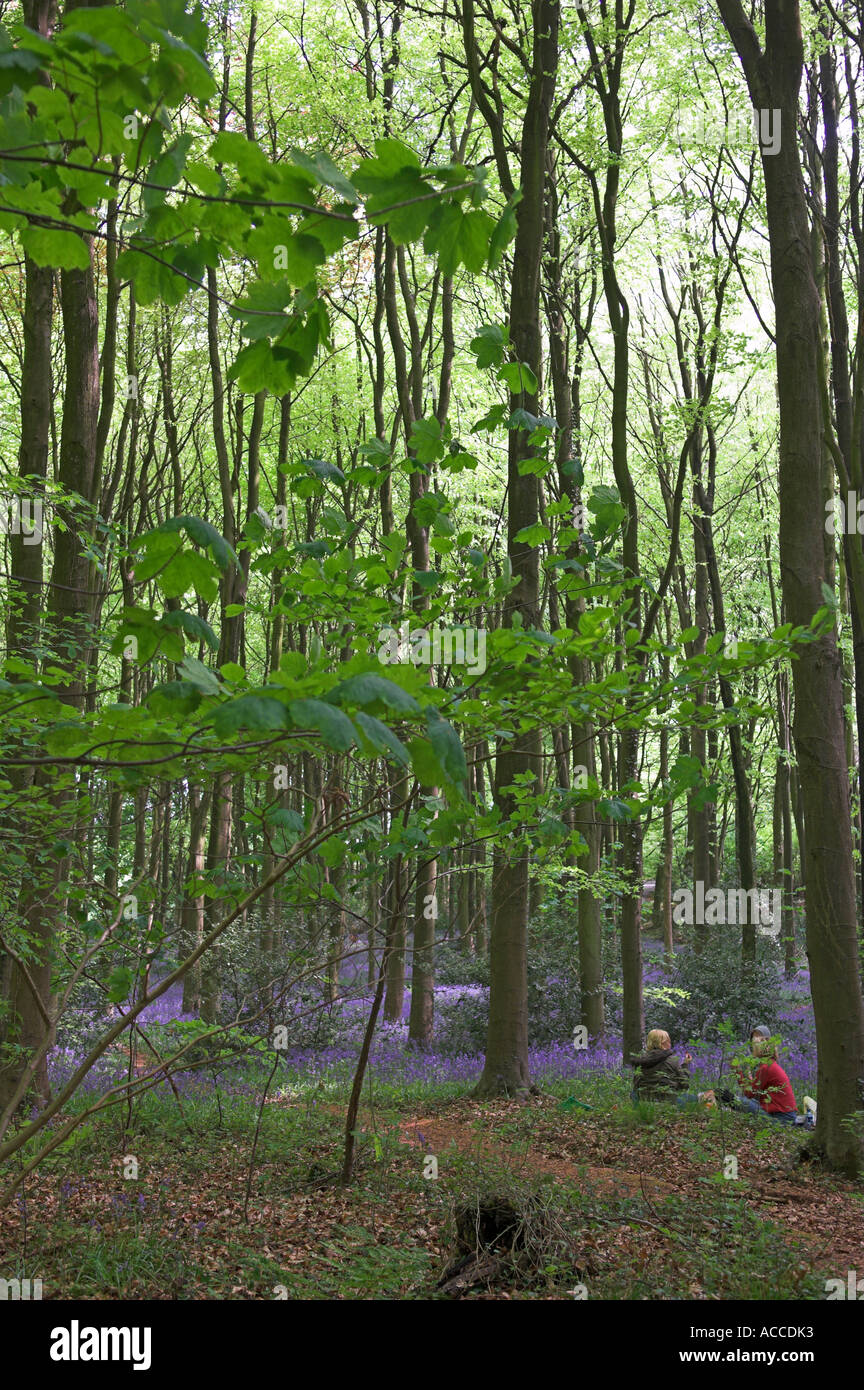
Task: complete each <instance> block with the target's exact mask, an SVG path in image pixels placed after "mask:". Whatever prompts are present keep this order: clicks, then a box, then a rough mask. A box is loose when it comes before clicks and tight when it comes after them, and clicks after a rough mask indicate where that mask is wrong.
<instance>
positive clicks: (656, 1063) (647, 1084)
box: [630, 1047, 690, 1100]
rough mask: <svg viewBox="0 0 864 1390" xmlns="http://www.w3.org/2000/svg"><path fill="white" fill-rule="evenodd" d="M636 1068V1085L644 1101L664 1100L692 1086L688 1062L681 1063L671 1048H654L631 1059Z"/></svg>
mask: <svg viewBox="0 0 864 1390" xmlns="http://www.w3.org/2000/svg"><path fill="white" fill-rule="evenodd" d="M630 1065H631V1066H633V1067H635V1068H636V1077H635V1080H634V1085H635V1087H636V1090H637V1091H638V1093H639V1097H640V1099H642V1100H658V1099H660V1100H662V1099H663V1098H664V1097H665V1096H669V1095H672V1094H674V1092H676V1091H686V1090H687V1089H688V1087H689V1085H690V1073H689V1071H688V1063H687V1062H679V1061H678V1058H677V1057H676V1056H675V1053H674V1052H673V1051H672V1049H671V1048H669V1047H666V1048H661V1047H658V1048H654V1049H653V1050H652V1051H651V1052H640V1053H639V1054H638V1056H635V1057H631V1058H630Z"/></svg>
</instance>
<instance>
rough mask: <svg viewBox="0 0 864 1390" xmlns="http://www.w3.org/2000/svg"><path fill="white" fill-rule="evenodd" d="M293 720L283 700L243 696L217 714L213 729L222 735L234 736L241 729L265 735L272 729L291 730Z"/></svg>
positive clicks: (226, 705) (221, 708) (230, 702)
mask: <svg viewBox="0 0 864 1390" xmlns="http://www.w3.org/2000/svg"><path fill="white" fill-rule="evenodd" d="M290 727H291V718H290V715H289V713H288V709H287V707H286V706H285V705H283V704H282V702H281V700H274V699H272V698H271V697H270V696H267V695H241V696H239V698H238V699H236V700H229V701H228V703H227V704H225V705H222V706H221V707H220V708H219V709H218V710H217V711H216V714H215V717H214V720H213V729H214V731H215V733H217V734H218V735H220V737H221V736H222V735H224V734H234V733H236V732H237V731H238V730H239V729H249V730H251V731H252V732H253V733H264V732H266V731H268V730H271V729H289V728H290Z"/></svg>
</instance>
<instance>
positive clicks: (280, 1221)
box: [0, 1094, 864, 1299]
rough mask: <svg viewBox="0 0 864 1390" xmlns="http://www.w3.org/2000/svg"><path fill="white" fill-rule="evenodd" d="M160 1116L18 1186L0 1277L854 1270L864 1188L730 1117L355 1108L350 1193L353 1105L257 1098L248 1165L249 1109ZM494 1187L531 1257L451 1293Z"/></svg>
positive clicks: (790, 1281) (531, 1107)
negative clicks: (728, 1175)
mask: <svg viewBox="0 0 864 1390" xmlns="http://www.w3.org/2000/svg"><path fill="white" fill-rule="evenodd" d="M649 1109H650V1113H646V1111H647V1110H649ZM166 1113H168V1114H171V1115H173V1116H174V1118H173V1120H172V1124H171V1125H170V1126H168V1127H167V1132H166V1123H165V1120H166V1114H164V1113H163V1114H161V1116H160V1115H159V1114H157V1113H156V1110H155V1108H154V1110H153V1111H152V1113H151V1114H150V1115H149V1116H148V1115H146V1114H144V1115H142V1116H141V1117H139V1120H138V1123H137V1124H135V1125H134V1126H133V1129H132V1130H131V1131H130V1130H127V1131H126V1132H123V1131H122V1130H121V1127H120V1124H119V1122H118V1123H117V1125H116V1128H115V1129H114V1131H113V1132H112V1133H111V1134H110V1135H108V1134H106V1133H105V1132H104V1131H99V1132H96V1131H91V1132H89V1133H85V1135H84V1136H82V1139H81V1140H80V1141H78V1142H77V1143H76V1146H75V1148H74V1150H73V1151H71V1152H69V1153H67V1154H66V1155H64V1156H62V1157H60V1158H58V1159H57V1160H56V1161H55V1162H54V1163H53V1164H52V1165H51V1166H50V1167H49V1168H46V1169H44V1170H43V1171H42V1173H41V1175H40V1177H39V1178H38V1179H36V1178H33V1179H31V1180H30V1181H29V1182H28V1184H27V1186H26V1190H25V1193H24V1195H23V1196H20V1195H19V1198H18V1199H17V1200H15V1201H13V1203H12V1205H11V1207H9V1208H7V1209H6V1210H5V1211H4V1212H0V1269H3V1270H4V1271H6V1270H10V1269H11V1270H12V1271H13V1272H14V1273H18V1274H19V1276H20V1277H25V1276H29V1277H31V1278H34V1277H41V1278H42V1279H43V1285H44V1292H43V1297H44V1298H46V1299H48V1298H67V1297H76V1298H96V1299H100V1298H102V1299H112V1298H131V1297H137V1298H159V1299H200V1298H205V1299H206V1298H216V1299H219V1298H240V1299H244V1298H246V1299H273V1298H279V1297H286V1296H287V1297H288V1298H291V1299H304V1298H314V1299H334V1298H336V1299H339V1298H345V1299H364V1298H372V1299H382V1298H383V1299H406V1298H407V1299H418V1298H419V1299H428V1298H443V1297H445V1296H457V1297H463V1298H466V1297H467V1298H472V1299H509V1298H517V1299H526V1298H527V1299H537V1298H540V1299H558V1298H561V1299H565V1298H572V1297H573V1296H574V1295H573V1293H572V1290H573V1288H574V1285H575V1284H576V1283H581V1284H582V1285H584V1287H585V1288H586V1289H587V1296H588V1297H589V1298H590V1297H595V1298H619V1299H640V1298H648V1297H653V1298H656V1297H657V1296H658V1292H657V1279H658V1271H661V1270H662V1284H663V1293H662V1294H661V1295H660V1296H661V1297H666V1298H678V1299H682V1298H683V1299H705V1298H708V1299H732V1298H751V1299H766V1298H767V1299H814V1298H824V1297H825V1288H824V1281H825V1279H826V1278H842V1279H844V1280H845V1278H846V1272H847V1270H849V1269H858V1268H861V1267H862V1265H864V1191H862V1189H861V1187H860V1185H858V1186H856V1185H853V1184H851V1183H848V1182H845V1181H843V1180H842V1179H838V1178H836V1177H833V1176H828V1175H826V1174H825V1173H824V1172H822V1171H821V1170H819V1169H818V1168H815V1167H813V1166H812V1165H809V1164H801V1163H798V1162H796V1159H797V1155H798V1152H799V1151H800V1147H801V1142H802V1139H801V1136H800V1135H797V1134H789V1133H788V1132H787V1131H779V1130H778V1129H776V1128H774V1127H773V1126H772V1127H770V1128H769V1127H768V1126H766V1125H764V1124H759V1123H758V1122H757V1123H753V1122H751V1121H749V1120H747V1119H743V1118H741V1117H737V1116H735V1117H730V1116H729V1115H728V1114H724V1112H722V1111H721V1112H715V1113H714V1114H711V1115H710V1116H709V1115H708V1114H706V1112H704V1111H700V1112H699V1113H698V1114H682V1113H681V1112H678V1111H676V1110H674V1109H673V1108H672V1107H666V1106H654V1107H650V1108H649V1107H642V1109H641V1110H640V1111H636V1110H634V1109H633V1108H632V1107H630V1106H623V1105H618V1106H613V1107H611V1108H607V1109H599V1108H593V1109H591V1110H587V1109H580V1108H578V1107H576V1106H574V1105H573V1103H572V1098H571V1099H568V1098H567V1097H566V1096H562V1097H561V1098H559V1097H555V1096H552V1095H548V1094H542V1095H540V1096H537V1097H532V1098H531V1099H530V1101H529V1102H528V1103H520V1102H517V1101H498V1102H489V1101H485V1102H483V1103H482V1104H481V1103H478V1102H476V1101H474V1100H472V1099H469V1098H467V1097H463V1098H460V1099H458V1100H456V1101H447V1102H441V1103H439V1104H435V1103H433V1104H431V1105H430V1106H429V1107H428V1108H426V1109H425V1110H424V1112H423V1113H422V1114H417V1113H415V1114H411V1115H405V1114H399V1113H398V1112H397V1111H393V1110H392V1109H391V1110H390V1111H384V1110H376V1111H374V1112H370V1111H369V1110H368V1109H367V1110H366V1111H364V1112H363V1113H362V1114H361V1132H360V1134H359V1136H358V1157H357V1167H356V1175H355V1181H354V1183H353V1184H352V1186H351V1187H349V1188H347V1189H343V1188H341V1187H340V1186H339V1184H338V1175H339V1168H340V1161H341V1130H342V1127H343V1125H344V1107H343V1106H342V1105H336V1104H331V1103H325V1102H324V1100H323V1097H322V1098H321V1100H320V1101H318V1102H317V1103H311V1102H310V1101H306V1102H305V1103H301V1104H297V1103H296V1102H292V1101H291V1100H288V1099H275V1100H274V1101H273V1102H272V1103H270V1104H268V1105H267V1106H266V1107H265V1109H264V1113H263V1116H262V1124H261V1132H260V1136H259V1140H258V1145H257V1148H256V1151H255V1156H254V1161H252V1153H251V1150H252V1140H253V1134H254V1122H255V1112H254V1108H250V1107H248V1106H247V1110H246V1113H245V1115H244V1114H242V1113H241V1112H239V1111H232V1112H230V1113H229V1112H226V1113H225V1114H224V1115H222V1116H221V1123H219V1124H212V1123H210V1124H207V1125H206V1126H201V1125H200V1124H199V1125H196V1124H195V1123H193V1122H192V1118H191V1117H189V1116H188V1115H187V1117H186V1118H185V1120H182V1122H181V1119H180V1118H179V1117H177V1116H176V1114H175V1113H174V1112H173V1111H169V1112H166ZM130 1154H134V1155H136V1156H137V1157H138V1159H139V1164H140V1176H139V1178H138V1180H137V1181H128V1180H125V1181H124V1178H123V1161H124V1158H125V1157H126V1156H127V1155H130ZM430 1155H435V1156H436V1158H437V1165H438V1176H437V1178H435V1179H430V1178H424V1168H425V1169H427V1170H428V1168H429V1164H428V1163H427V1159H428V1157H429V1156H430ZM727 1155H733V1156H734V1157H735V1158H737V1162H738V1178H737V1180H728V1179H725V1178H724V1177H723V1169H724V1159H725V1157H726V1156H727ZM250 1165H251V1166H250ZM250 1171H251V1182H250ZM247 1184H249V1194H248V1208H247V1210H246V1213H245V1215H244V1206H245V1205H246V1200H247ZM488 1197H492V1198H494V1199H496V1200H500V1199H502V1198H503V1199H506V1200H508V1201H511V1202H512V1203H513V1204H514V1205H515V1206H516V1207H517V1208H519V1209H520V1210H523V1209H525V1210H532V1211H533V1212H534V1213H535V1216H536V1215H537V1213H538V1212H539V1213H541V1214H542V1215H543V1220H542V1222H541V1225H542V1228H543V1231H544V1235H543V1237H542V1239H538V1242H537V1244H536V1249H532V1255H531V1258H530V1259H528V1260H527V1262H526V1260H525V1259H523V1261H522V1262H521V1264H519V1265H518V1266H513V1267H512V1269H511V1268H508V1267H505V1268H504V1269H503V1270H502V1269H500V1268H499V1269H497V1270H496V1272H495V1274H494V1277H491V1276H490V1277H489V1278H488V1279H485V1280H484V1279H482V1278H481V1279H479V1280H478V1282H477V1283H476V1284H475V1285H474V1286H473V1287H466V1288H464V1289H459V1290H458V1292H456V1293H452V1291H451V1295H447V1294H445V1293H442V1292H441V1291H440V1290H439V1288H438V1281H439V1279H440V1278H441V1276H442V1272H443V1271H444V1270H445V1269H446V1268H447V1266H448V1265H450V1264H451V1262H452V1261H453V1257H454V1255H455V1254H457V1253H458V1251H457V1250H456V1249H455V1247H454V1238H455V1226H454V1212H455V1211H457V1210H458V1209H459V1207H460V1205H463V1206H464V1205H465V1204H468V1205H469V1206H470V1205H471V1204H472V1203H474V1204H475V1205H476V1204H477V1202H478V1200H480V1199H481V1198H488Z"/></svg>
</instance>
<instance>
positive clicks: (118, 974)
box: [108, 965, 135, 1004]
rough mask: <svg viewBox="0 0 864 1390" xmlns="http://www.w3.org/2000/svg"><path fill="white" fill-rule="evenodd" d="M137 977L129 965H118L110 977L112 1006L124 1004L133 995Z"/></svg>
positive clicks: (109, 994)
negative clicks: (133, 986)
mask: <svg viewBox="0 0 864 1390" xmlns="http://www.w3.org/2000/svg"><path fill="white" fill-rule="evenodd" d="M134 981H135V976H134V975H133V974H132V971H131V970H130V969H129V966H128V965H117V966H115V967H114V969H113V970H112V971H111V974H110V975H109V976H108V998H109V999H110V1000H111V1003H112V1004H122V1003H123V1000H124V999H128V998H129V995H130V994H131V993H132V985H133V984H134Z"/></svg>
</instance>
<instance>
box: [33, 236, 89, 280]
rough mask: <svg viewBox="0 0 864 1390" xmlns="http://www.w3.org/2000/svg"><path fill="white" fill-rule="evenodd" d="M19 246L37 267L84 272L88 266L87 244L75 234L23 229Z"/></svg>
mask: <svg viewBox="0 0 864 1390" xmlns="http://www.w3.org/2000/svg"><path fill="white" fill-rule="evenodd" d="M21 245H22V246H23V247H24V250H25V251H26V252H27V254H28V256H30V257H31V259H32V260H34V261H35V262H36V264H37V265H43V266H55V267H57V269H59V270H86V269H87V267H88V266H89V264H90V253H89V252H88V250H87V244H86V242H85V241H84V239H83V237H80V236H78V235H76V233H75V232H56V231H52V230H51V229H50V228H48V227H25V229H24V231H22V233H21Z"/></svg>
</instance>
